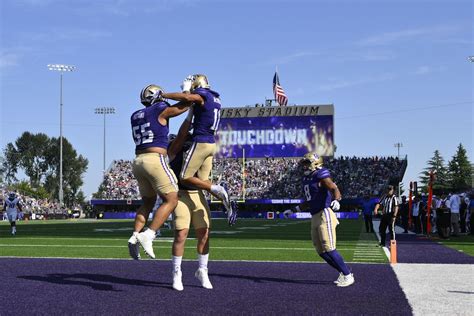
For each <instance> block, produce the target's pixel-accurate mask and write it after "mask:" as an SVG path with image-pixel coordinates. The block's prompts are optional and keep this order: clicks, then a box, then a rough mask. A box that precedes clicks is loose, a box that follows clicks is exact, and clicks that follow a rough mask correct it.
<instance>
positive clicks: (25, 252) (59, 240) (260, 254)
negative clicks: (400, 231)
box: [0, 219, 387, 263]
mask: <svg viewBox="0 0 474 316" xmlns="http://www.w3.org/2000/svg"><path fill="white" fill-rule="evenodd" d="M212 224H213V227H212V233H211V241H210V247H211V251H210V253H211V258H212V259H214V260H256V261H322V259H321V258H320V257H319V256H317V255H316V253H315V250H314V248H313V246H312V243H311V236H310V222H309V221H307V220H304V221H303V220H301V221H299V220H298V221H295V220H263V219H239V221H238V223H237V225H236V226H234V227H229V226H228V225H227V222H226V221H225V220H214V221H213V223H212ZM362 225H363V222H362V221H360V220H342V221H341V224H340V225H339V226H338V228H337V249H338V250H339V252H340V253H341V254H342V255H343V257H344V258H345V259H346V261H349V262H371V263H384V262H387V258H386V256H385V255H384V253H383V250H382V249H381V248H378V247H376V244H377V242H376V237H375V235H374V234H367V233H365V232H363V231H365V229H363V227H362ZM132 227H133V222H132V221H130V220H63V221H60V220H57V221H29V222H25V221H23V222H19V223H18V225H17V228H18V233H17V235H16V236H14V237H12V236H11V235H10V227H9V225H8V223H7V222H1V223H0V257H1V256H18V257H68V258H129V256H128V248H127V240H128V238H129V237H130V234H131V231H132ZM162 233H163V236H162V237H161V238H157V239H156V240H155V242H154V248H155V254H156V256H157V258H158V259H169V258H170V256H171V243H172V231H171V230H168V229H163V230H162ZM195 247H196V240H195V239H194V234H190V237H189V239H188V241H187V243H186V252H185V256H184V257H185V259H195V258H196V257H197V256H196V250H195V249H196V248H195ZM142 257H145V255H144V254H143V252H142Z"/></svg>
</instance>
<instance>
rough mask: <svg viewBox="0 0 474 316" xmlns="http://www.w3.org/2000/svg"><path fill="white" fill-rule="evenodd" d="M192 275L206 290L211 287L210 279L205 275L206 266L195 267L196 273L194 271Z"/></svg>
mask: <svg viewBox="0 0 474 316" xmlns="http://www.w3.org/2000/svg"><path fill="white" fill-rule="evenodd" d="M194 276H195V277H196V278H197V279H198V280H199V281H200V282H201V285H202V287H203V288H205V289H208V290H212V289H213V287H212V284H211V281H210V280H209V276H208V275H207V269H206V268H199V269H197V271H196V273H194Z"/></svg>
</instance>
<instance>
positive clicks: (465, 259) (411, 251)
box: [396, 234, 474, 264]
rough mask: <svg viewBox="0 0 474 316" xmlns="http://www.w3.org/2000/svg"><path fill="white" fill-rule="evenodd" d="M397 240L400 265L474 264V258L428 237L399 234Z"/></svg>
mask: <svg viewBox="0 0 474 316" xmlns="http://www.w3.org/2000/svg"><path fill="white" fill-rule="evenodd" d="M396 238H397V259H398V262H400V263H451V264H454V263H457V264H474V257H472V256H469V255H467V254H465V253H462V252H459V251H458V250H456V249H452V248H449V247H446V246H444V245H442V244H439V243H437V242H436V241H433V240H430V239H428V238H427V237H420V236H415V235H412V234H410V235H407V234H397V236H396Z"/></svg>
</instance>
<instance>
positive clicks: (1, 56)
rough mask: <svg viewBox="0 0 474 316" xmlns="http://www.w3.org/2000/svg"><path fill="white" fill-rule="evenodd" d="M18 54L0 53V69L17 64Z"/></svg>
mask: <svg viewBox="0 0 474 316" xmlns="http://www.w3.org/2000/svg"><path fill="white" fill-rule="evenodd" d="M18 59H19V56H18V55H17V54H13V53H0V69H2V68H7V67H13V66H17V65H18Z"/></svg>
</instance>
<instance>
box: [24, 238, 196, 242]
mask: <svg viewBox="0 0 474 316" xmlns="http://www.w3.org/2000/svg"><path fill="white" fill-rule="evenodd" d="M23 239H34V240H38V239H44V240H49V239H54V240H95V241H105V240H107V241H127V240H128V237H127V238H99V237H97V238H75V237H15V240H23ZM169 240H171V241H173V237H157V238H156V239H155V240H153V242H168V241H169ZM186 240H196V238H194V237H188V238H186Z"/></svg>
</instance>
